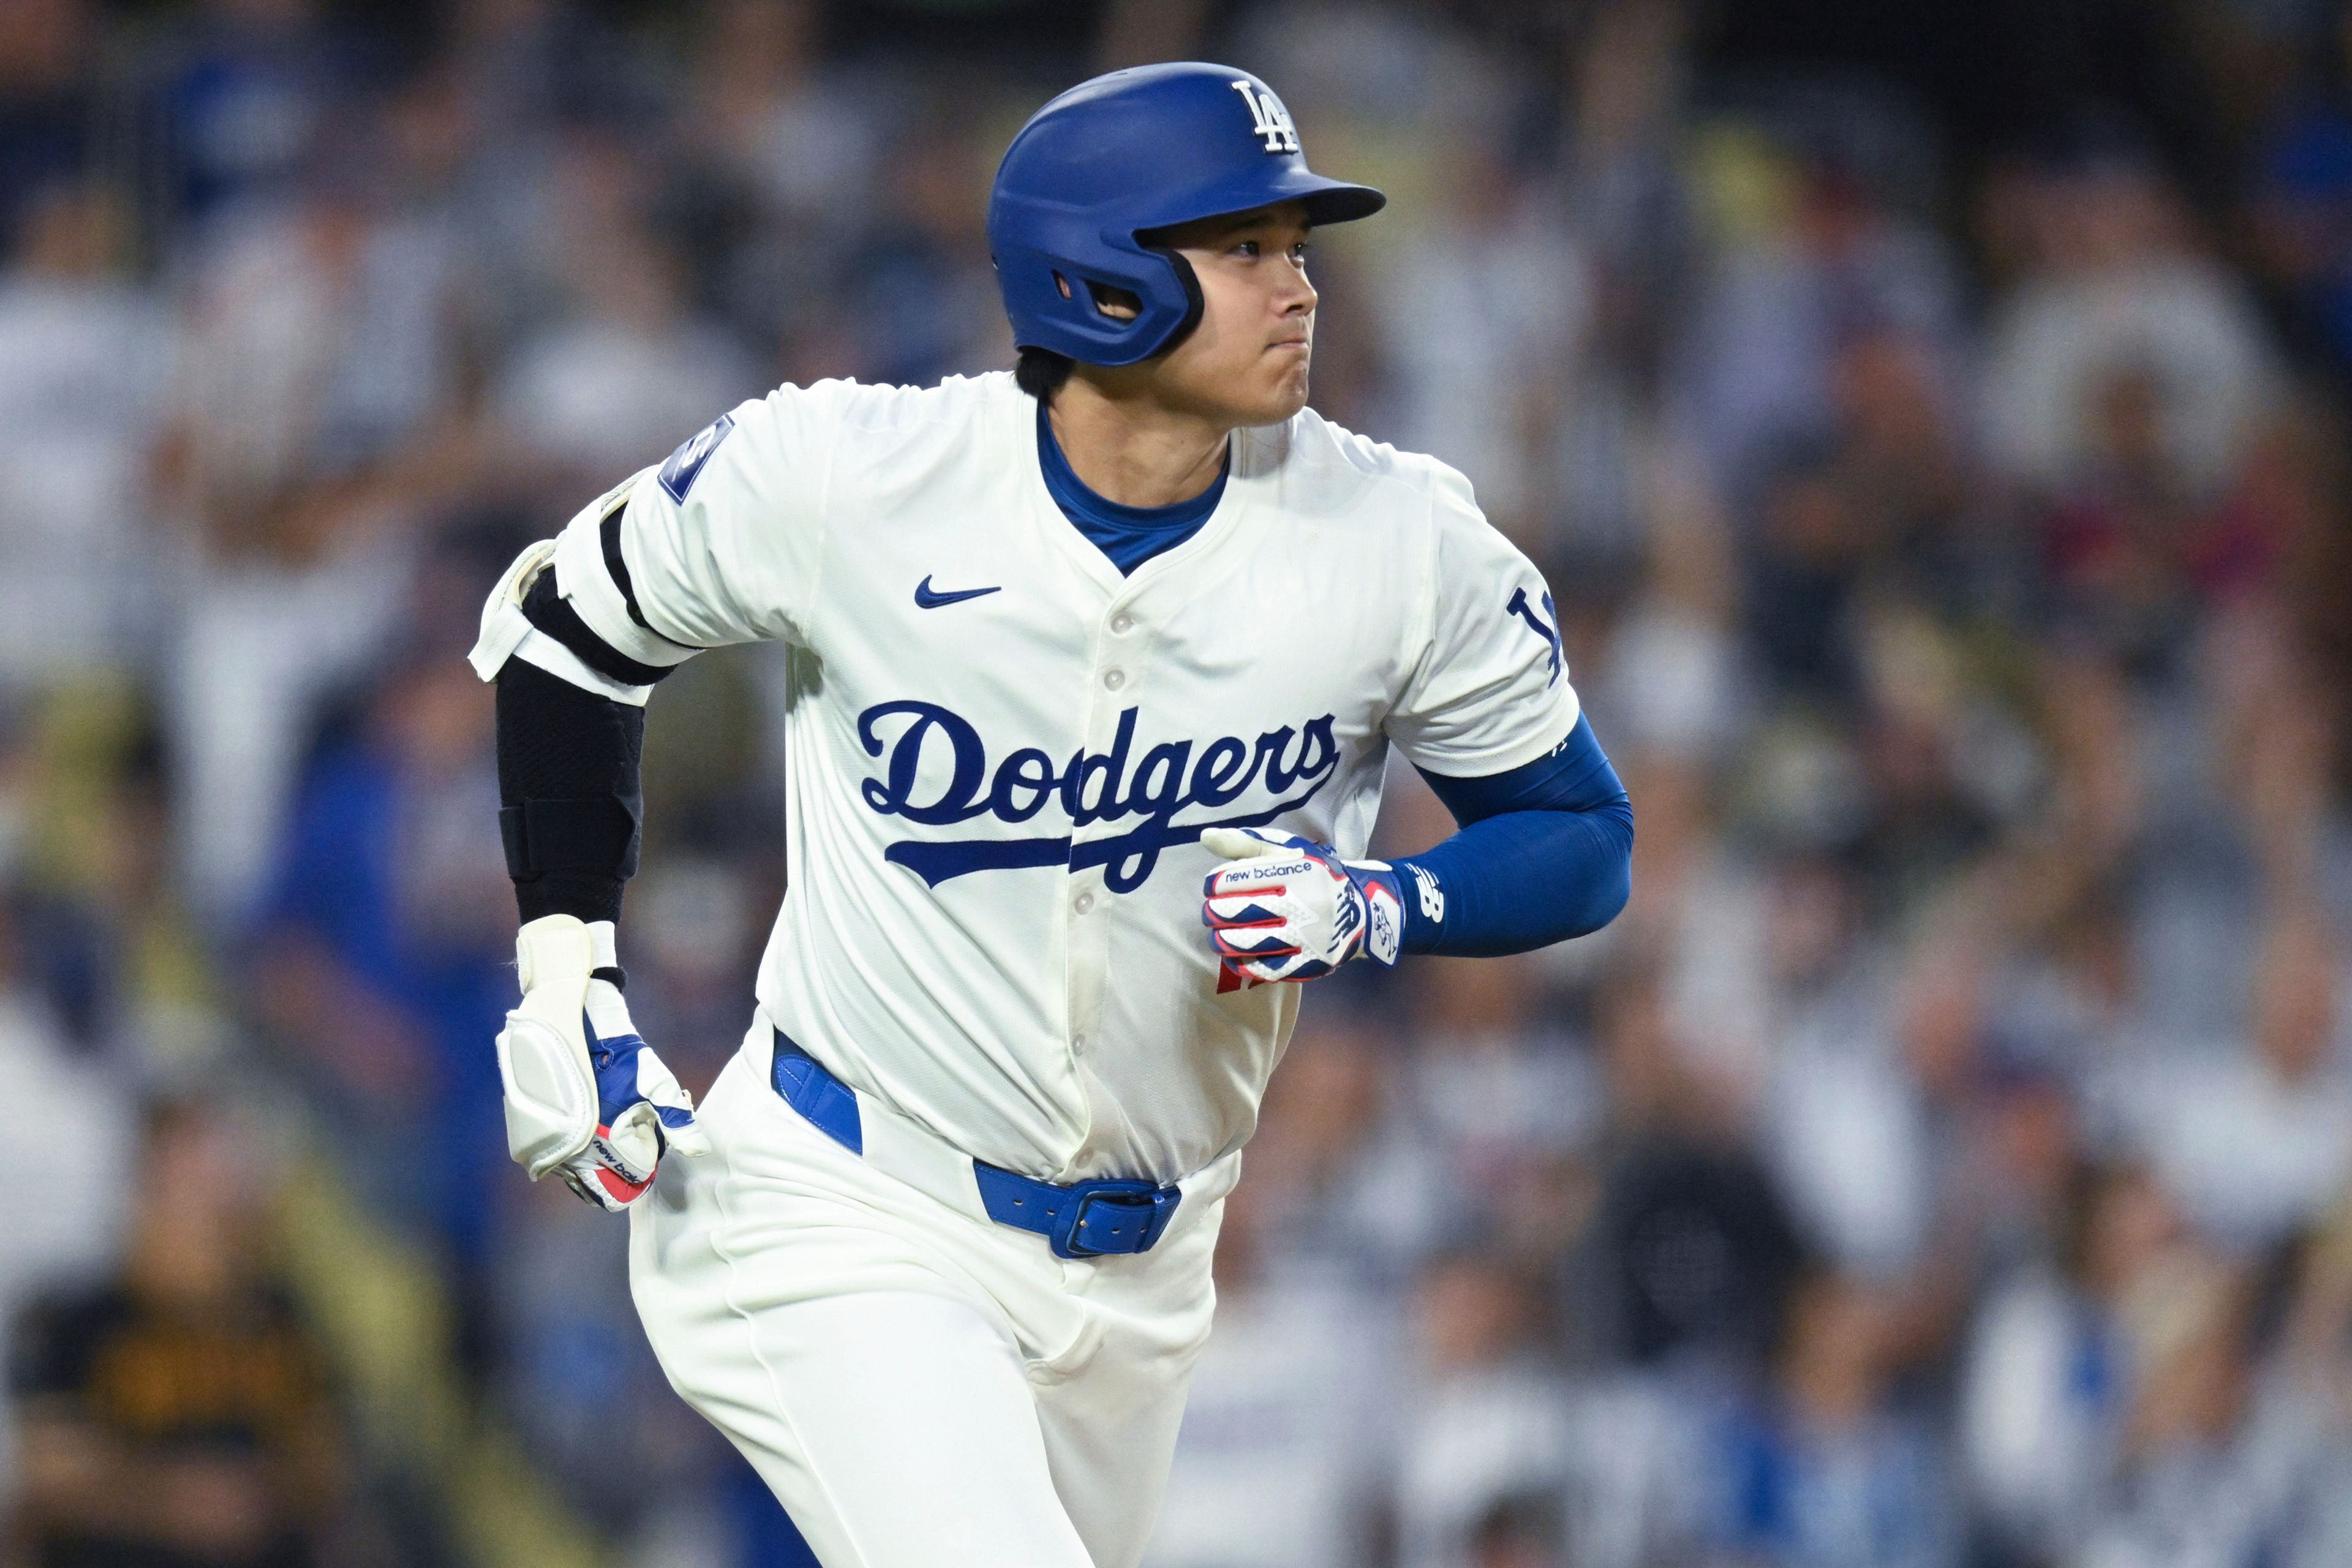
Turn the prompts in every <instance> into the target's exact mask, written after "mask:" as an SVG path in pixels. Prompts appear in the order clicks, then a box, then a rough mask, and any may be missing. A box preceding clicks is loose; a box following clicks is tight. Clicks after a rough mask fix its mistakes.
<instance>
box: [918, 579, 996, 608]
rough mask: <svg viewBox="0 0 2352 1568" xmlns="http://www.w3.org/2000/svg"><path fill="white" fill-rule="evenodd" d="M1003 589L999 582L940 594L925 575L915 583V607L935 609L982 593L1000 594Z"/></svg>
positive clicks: (958, 602) (973, 597)
mask: <svg viewBox="0 0 2352 1568" xmlns="http://www.w3.org/2000/svg"><path fill="white" fill-rule="evenodd" d="M1003 591H1004V584H1002V583H999V584H997V585H996V586H995V587H993V588H959V589H957V590H956V591H955V592H954V593H952V594H942V593H940V592H939V591H938V590H937V589H935V588H933V587H932V586H931V580H930V578H929V576H926V577H925V578H924V579H923V580H922V581H921V582H919V583H918V584H915V607H916V608H917V609H919V610H936V609H938V608H939V607H940V605H954V604H961V602H963V601H964V600H966V599H977V598H979V597H980V596H981V595H982V594H1001V593H1003Z"/></svg>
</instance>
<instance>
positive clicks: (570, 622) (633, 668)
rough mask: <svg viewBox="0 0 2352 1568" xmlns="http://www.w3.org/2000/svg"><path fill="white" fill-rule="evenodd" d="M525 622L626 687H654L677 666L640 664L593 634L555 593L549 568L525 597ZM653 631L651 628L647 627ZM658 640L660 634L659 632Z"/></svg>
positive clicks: (601, 673) (523, 612) (588, 665)
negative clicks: (653, 685) (654, 684)
mask: <svg viewBox="0 0 2352 1568" xmlns="http://www.w3.org/2000/svg"><path fill="white" fill-rule="evenodd" d="M522 616H523V619H525V620H527V621H529V622H530V624H531V625H532V626H536V627H538V628H539V629H540V630H541V631H543V632H545V633H546V634H547V635H548V636H549V637H553V638H554V639H555V640H556V641H557V642H560V643H562V645H563V646H564V647H568V648H570V649H571V650H572V652H573V653H575V654H578V655H579V656H580V662H581V663H583V664H584V665H586V666H587V667H588V668H591V669H593V670H594V671H595V672H596V673H597V674H599V675H602V676H605V677H607V678H609V679H614V680H617V681H619V682H620V683H621V684H622V685H624V686H651V685H652V684H653V683H654V682H656V681H657V680H666V679H668V678H669V673H670V671H671V670H672V669H674V668H677V667H676V666H674V665H660V664H641V663H639V662H638V661H637V660H635V659H634V658H630V657H629V656H628V655H627V654H625V653H623V652H622V651H621V650H620V649H619V648H616V647H614V646H613V645H612V644H611V643H608V642H606V641H605V640H604V638H603V637H598V636H597V635H596V634H595V633H594V632H593V631H591V630H590V629H589V626H588V623H587V622H586V621H583V620H582V619H581V618H580V612H579V611H577V610H575V609H573V608H572V602H571V601H570V600H569V599H565V598H563V597H562V596H560V595H558V594H557V593H556V591H555V571H554V568H552V567H550V568H549V569H548V570H546V571H544V572H541V574H539V577H538V579H537V580H536V581H535V582H533V583H532V584H531V585H530V590H529V591H528V592H526V593H525V594H524V595H523V596H522ZM647 629H648V630H651V628H650V627H648V628H647ZM654 635H655V636H656V637H659V636H660V635H661V634H660V633H658V632H656V633H655V634H654Z"/></svg>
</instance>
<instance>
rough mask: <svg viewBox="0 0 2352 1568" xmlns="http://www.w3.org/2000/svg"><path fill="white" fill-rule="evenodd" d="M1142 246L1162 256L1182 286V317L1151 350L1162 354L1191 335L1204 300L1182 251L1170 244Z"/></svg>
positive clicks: (1199, 321)
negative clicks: (1158, 344) (1157, 345)
mask: <svg viewBox="0 0 2352 1568" xmlns="http://www.w3.org/2000/svg"><path fill="white" fill-rule="evenodd" d="M1143 248H1144V249H1146V250H1148V251H1150V252H1151V254H1152V255H1154V256H1157V257H1160V258H1163V259H1164V260H1165V261H1166V262H1167V263H1168V265H1169V267H1170V268H1171V269H1172V270H1173V271H1174V272H1175V274H1176V281H1177V282H1179V283H1181V284H1182V285H1183V286H1184V319H1183V320H1182V321H1179V322H1177V323H1176V325H1175V327H1174V328H1173V329H1172V330H1171V331H1170V332H1169V334H1168V335H1167V337H1165V338H1163V339H1161V340H1160V346H1159V347H1158V348H1156V349H1154V350H1152V351H1151V352H1152V353H1153V354H1155V355H1157V354H1164V353H1167V352H1168V351H1169V350H1170V349H1172V348H1174V347H1175V346H1176V345H1177V344H1178V343H1181V342H1183V341H1184V340H1185V339H1186V338H1188V337H1191V336H1192V329H1193V328H1195V327H1197V326H1199V325H1200V324H1201V311H1202V308H1203V305H1204V303H1205V302H1204V301H1203V300H1202V298H1201V279H1200V278H1199V277H1198V276H1197V275H1195V274H1194V272H1193V271H1192V263H1191V262H1190V261H1187V260H1186V259H1185V258H1184V253H1183V252H1182V251H1181V250H1179V249H1177V248H1176V247H1174V246H1172V245H1146V246H1144V247H1143Z"/></svg>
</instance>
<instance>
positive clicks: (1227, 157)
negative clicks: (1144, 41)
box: [988, 61, 1388, 365]
mask: <svg viewBox="0 0 2352 1568" xmlns="http://www.w3.org/2000/svg"><path fill="white" fill-rule="evenodd" d="M1294 199H1297V200H1303V201H1305V202H1306V204H1307V221H1308V222H1310V223H1317V224H1327V223H1345V222H1347V221H1348V220H1349V219H1350V218H1360V217H1369V216H1371V215H1372V214H1374V213H1376V212H1378V211H1380V210H1381V207H1382V206H1383V205H1387V202H1388V198H1387V197H1386V196H1384V195H1381V193H1380V192H1378V191H1376V190H1373V189H1372V188H1371V187H1370V186H1369V185H1350V184H1343V183H1342V182H1340V181H1338V180H1327V179H1325V178H1324V177H1323V176H1322V175H1320V174H1313V173H1311V172H1309V171H1308V169H1307V158H1306V155H1305V154H1304V153H1300V152H1299V150H1298V132H1297V127H1295V126H1293V125H1292V124H1291V122H1290V111H1289V110H1286V109H1285V108H1283V106H1282V100H1280V99H1278V98H1276V97H1275V95H1274V89H1272V88H1270V87H1268V86H1266V85H1265V83H1264V82H1262V81H1260V80H1258V79H1257V78H1255V77H1254V76H1252V75H1250V73H1249V72H1247V71H1244V70H1235V69H1234V68H1232V67H1231V66H1215V65H1203V64H1201V63H1199V62H1197V61H1188V62H1184V63H1181V64H1176V65H1158V66H1139V67H1138V68H1135V69H1133V70H1123V71H1113V72H1111V73H1110V74H1109V75H1108V76H1098V77H1097V78H1095V79H1093V80H1092V81H1087V82H1081V83H1079V84H1078V85H1077V86H1076V87H1074V88H1072V89H1070V90H1069V91H1067V92H1066V93H1064V94H1062V96H1061V97H1059V98H1057V99H1055V100H1054V101H1053V102H1051V103H1049V104H1047V105H1046V106H1045V108H1043V109H1041V110H1038V111H1037V112H1036V113H1035V114H1034V115H1032V116H1030V119H1029V123H1028V124H1026V125H1024V126H1023V127H1022V128H1021V133H1020V134H1019V135H1017V136H1015V137H1014V138H1013V145H1012V146H1011V147H1009V148H1007V149H1006V150H1005V153H1004V162H1003V163H1001V164H999V165H998V166H997V170H996V187H995V189H994V190H993V191H992V193H991V195H990V196H989V199H988V247H989V251H990V253H991V254H992V256H993V257H994V258H995V259H996V281H997V286H998V287H999V288H1000V289H1003V293H1004V310H1005V314H1007V315H1009V316H1011V317H1012V318H1013V342H1016V343H1018V344H1019V345H1021V346H1022V347H1024V348H1040V349H1050V350H1052V351H1053V352H1054V353H1058V354H1066V355H1068V356H1069V357H1070V358H1071V359H1074V360H1083V361H1084V362H1086V363H1088V364H1106V365H1115V364H1133V363H1136V362H1137V361H1138V360H1141V359H1148V358H1150V356H1151V355H1153V354H1155V353H1159V352H1160V350H1161V349H1164V348H1166V347H1167V346H1168V345H1169V344H1171V343H1172V342H1175V341H1176V340H1177V339H1178V338H1180V337H1181V336H1182V335H1183V334H1184V333H1185V332H1187V331H1190V330H1191V329H1192V325H1193V324H1194V323H1195V322H1196V321H1199V320H1200V314H1201V289H1200V285H1199V283H1197V282H1196V281H1195V280H1194V279H1193V277H1192V268H1191V267H1190V266H1188V265H1187V264H1186V263H1185V260H1184V258H1182V257H1181V256H1179V255H1177V254H1176V253H1175V252H1174V251H1172V250H1169V249H1166V248H1155V247H1151V246H1150V245H1147V244H1145V243H1144V242H1143V241H1142V240H1140V239H1139V238H1137V236H1138V235H1139V234H1141V233H1146V232H1148V231H1150V230H1151V229H1155V228H1165V227H1167V226H1170V225H1171V224H1180V223H1190V222H1192V220H1193V219H1195V218H1204V217H1215V216H1219V215H1221V214H1224V213H1237V212H1247V211H1248V210H1249V209H1251V208H1252V207H1262V206H1266V205H1270V204H1272V203H1275V202H1284V201H1291V200H1294ZM1097 288H1108V289H1125V290H1126V291H1128V292H1129V293H1130V294H1133V295H1134V296H1135V297H1136V299H1137V300H1139V301H1141V305H1142V309H1141V310H1139V311H1138V312H1137V314H1136V317H1135V319H1134V320H1133V321H1120V320H1118V318H1116V317H1113V316H1108V315H1105V314H1104V313H1103V312H1102V311H1101V310H1099V309H1098V308H1097V306H1096V303H1095V294H1094V290H1095V289H1097Z"/></svg>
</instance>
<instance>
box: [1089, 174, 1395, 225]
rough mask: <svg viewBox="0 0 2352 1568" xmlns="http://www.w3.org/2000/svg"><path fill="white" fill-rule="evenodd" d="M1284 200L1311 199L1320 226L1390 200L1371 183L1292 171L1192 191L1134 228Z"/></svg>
mask: <svg viewBox="0 0 2352 1568" xmlns="http://www.w3.org/2000/svg"><path fill="white" fill-rule="evenodd" d="M1284 202H1304V203H1306V204H1307V222H1308V223H1310V224H1312V225H1314V226H1316V227H1317V228H1321V227H1322V226H1325V225H1326V224H1334V223H1353V222H1354V221H1355V220H1356V219H1358V218H1360V217H1370V216H1372V215H1373V214H1374V213H1376V212H1378V211H1380V210H1381V208H1382V207H1384V206H1386V205H1389V198H1388V195H1387V194H1386V193H1385V192H1381V191H1376V190H1374V189H1373V188H1372V187H1371V186H1370V185H1351V184H1349V183H1348V182H1347V181H1345V180H1332V179H1326V178H1325V177H1324V176H1322V175H1321V174H1308V173H1307V172H1306V171H1305V170H1303V169H1301V170H1292V171H1286V172H1285V173H1284V174H1282V175H1281V176H1280V177H1278V178H1276V179H1273V180H1266V181H1256V180H1253V181H1251V182H1249V183H1248V184H1246V185H1241V186H1234V185H1230V184H1228V185H1223V186H1219V187H1212V188H1211V189H1208V190H1203V191H1192V192H1188V193H1186V194H1185V195H1183V196H1181V197H1180V198H1178V199H1176V200H1174V201H1171V202H1170V203H1169V204H1167V205H1165V206H1164V207H1162V208H1161V209H1160V210H1161V212H1163V213H1165V214H1167V215H1168V216H1160V215H1159V214H1154V215H1153V217H1152V221H1151V222H1150V223H1145V224H1139V225H1137V226H1136V227H1135V228H1134V229H1133V230H1132V231H1130V232H1132V233H1135V234H1141V233H1144V232H1146V231H1147V230H1150V229H1161V228H1174V227H1176V226H1178V225H1179V224H1187V223H1199V222H1201V221H1202V220H1203V219H1205V218H1213V217H1230V216H1233V215H1234V214H1236V213H1247V212H1255V211H1257V210H1258V209H1259V208H1260V207H1271V206H1279V205H1282V204H1283V203H1284Z"/></svg>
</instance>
